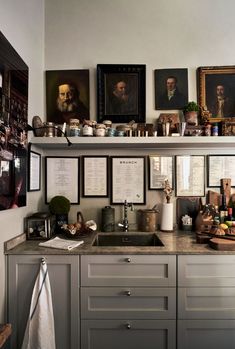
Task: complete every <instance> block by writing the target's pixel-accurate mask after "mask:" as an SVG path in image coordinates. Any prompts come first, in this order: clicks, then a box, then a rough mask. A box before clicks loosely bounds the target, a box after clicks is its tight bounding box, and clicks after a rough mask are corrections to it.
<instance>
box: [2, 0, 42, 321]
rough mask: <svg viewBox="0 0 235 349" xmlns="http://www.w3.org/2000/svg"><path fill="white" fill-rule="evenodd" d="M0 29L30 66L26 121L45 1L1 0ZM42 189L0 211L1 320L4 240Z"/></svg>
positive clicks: (34, 98) (35, 83) (37, 74)
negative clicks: (20, 204)
mask: <svg viewBox="0 0 235 349" xmlns="http://www.w3.org/2000/svg"><path fill="white" fill-rule="evenodd" d="M0 8H1V10H0V30H1V31H2V33H3V34H4V35H5V36H6V38H7V39H8V41H9V42H10V43H11V45H12V46H13V47H14V48H15V50H16V51H17V52H18V53H19V55H20V56H21V57H22V59H23V60H24V61H25V63H26V64H27V65H28V67H29V122H31V119H32V116H33V115H35V114H43V79H42V71H43V63H44V2H43V0H21V1H17V0H8V1H4V0H2V1H0ZM40 195H41V193H38V192H37V193H36V194H35V193H28V196H27V207H24V208H18V209H11V210H6V211H1V212H0V227H1V234H0V323H3V321H4V308H5V258H4V253H3V243H4V241H6V240H9V239H11V238H12V237H14V236H16V235H19V234H22V232H23V218H24V217H25V216H26V215H28V214H29V213H30V212H35V211H36V210H37V209H38V201H40Z"/></svg>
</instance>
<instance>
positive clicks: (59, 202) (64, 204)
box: [49, 195, 70, 233]
mask: <svg viewBox="0 0 235 349" xmlns="http://www.w3.org/2000/svg"><path fill="white" fill-rule="evenodd" d="M49 210H50V212H51V213H52V214H54V215H55V217H56V232H57V233H61V226H62V225H63V224H68V213H69V210H70V201H69V199H67V198H66V197H65V196H62V195H57V196H54V197H53V198H52V199H51V201H50V203H49Z"/></svg>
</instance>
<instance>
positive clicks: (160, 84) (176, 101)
mask: <svg viewBox="0 0 235 349" xmlns="http://www.w3.org/2000/svg"><path fill="white" fill-rule="evenodd" d="M154 73H155V79H154V82H155V109H157V110H159V109H160V110H161V109H162V110H173V109H183V107H184V106H185V105H186V104H187V103H188V69H186V68H182V69H181V68H179V69H156V70H155V72H154Z"/></svg>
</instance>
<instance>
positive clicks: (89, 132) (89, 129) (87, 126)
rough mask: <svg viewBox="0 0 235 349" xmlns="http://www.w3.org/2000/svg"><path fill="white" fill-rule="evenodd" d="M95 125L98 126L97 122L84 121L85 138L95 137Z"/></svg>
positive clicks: (83, 131) (83, 133)
mask: <svg viewBox="0 0 235 349" xmlns="http://www.w3.org/2000/svg"><path fill="white" fill-rule="evenodd" d="M95 125H96V121H92V120H84V121H83V127H82V135H83V136H85V137H86V136H93V135H94V127H95Z"/></svg>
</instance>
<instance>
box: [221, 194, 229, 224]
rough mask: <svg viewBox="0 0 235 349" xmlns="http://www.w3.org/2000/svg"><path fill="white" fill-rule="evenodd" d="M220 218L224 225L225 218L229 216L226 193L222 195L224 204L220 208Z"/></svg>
mask: <svg viewBox="0 0 235 349" xmlns="http://www.w3.org/2000/svg"><path fill="white" fill-rule="evenodd" d="M219 216H220V223H224V221H225V218H226V217H227V216H228V207H227V204H226V195H225V193H223V194H222V202H221V205H220V207H219Z"/></svg>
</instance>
